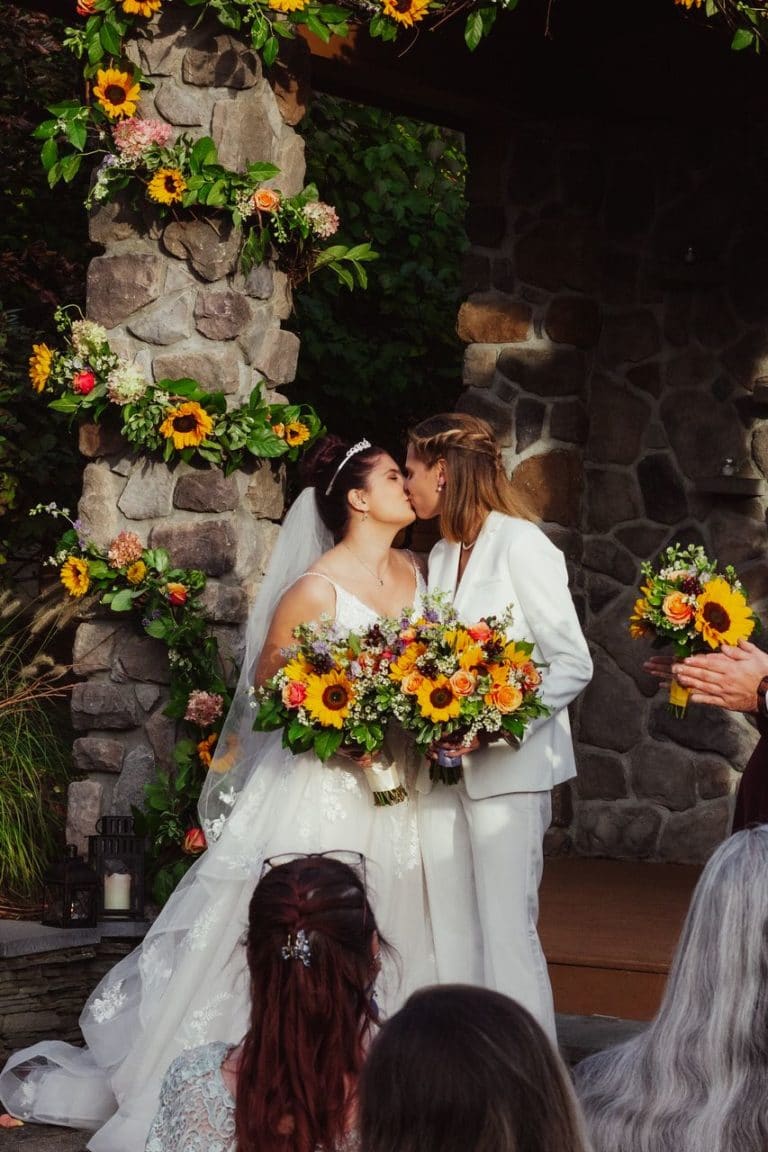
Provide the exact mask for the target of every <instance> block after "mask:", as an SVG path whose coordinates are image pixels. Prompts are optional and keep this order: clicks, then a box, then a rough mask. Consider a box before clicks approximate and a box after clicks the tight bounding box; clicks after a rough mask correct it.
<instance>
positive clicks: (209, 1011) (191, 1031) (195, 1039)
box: [182, 992, 232, 1048]
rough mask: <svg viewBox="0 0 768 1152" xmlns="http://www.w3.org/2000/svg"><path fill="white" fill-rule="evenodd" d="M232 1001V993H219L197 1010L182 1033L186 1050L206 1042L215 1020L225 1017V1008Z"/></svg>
mask: <svg viewBox="0 0 768 1152" xmlns="http://www.w3.org/2000/svg"><path fill="white" fill-rule="evenodd" d="M231 999H232V993H231V992H218V993H217V994H216V995H215V996H214V997H213V999H211V1000H209V1001H208V1003H207V1004H204V1005H203V1007H202V1008H196V1009H195V1011H194V1012H193V1013H192V1014H191V1016H190V1018H189V1021H188V1023H187V1025H186V1027H185V1028H184V1030H183V1033H182V1035H183V1037H184V1047H185V1048H192V1047H194V1046H195V1045H196V1044H202V1043H203V1042H204V1041H205V1037H206V1033H207V1030H208V1029H209V1028H210V1026H211V1024H212V1022H213V1021H214V1020H217V1019H218V1018H219V1017H220V1016H223V1015H224V1008H223V1006H224V1004H225V1003H226V1002H227V1000H231Z"/></svg>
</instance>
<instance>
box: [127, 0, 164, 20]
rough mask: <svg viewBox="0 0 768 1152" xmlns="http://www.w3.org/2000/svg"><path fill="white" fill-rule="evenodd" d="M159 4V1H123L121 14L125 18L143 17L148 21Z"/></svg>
mask: <svg viewBox="0 0 768 1152" xmlns="http://www.w3.org/2000/svg"><path fill="white" fill-rule="evenodd" d="M160 3H161V0H123V12H125V14H126V16H145V17H146V18H147V20H148V19H149V18H150V16H151V15H152V13H153V12H157V10H158V8H159V7H160Z"/></svg>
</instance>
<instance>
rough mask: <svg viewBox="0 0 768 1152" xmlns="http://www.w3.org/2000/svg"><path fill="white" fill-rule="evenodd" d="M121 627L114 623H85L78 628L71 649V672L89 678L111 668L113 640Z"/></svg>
mask: <svg viewBox="0 0 768 1152" xmlns="http://www.w3.org/2000/svg"><path fill="white" fill-rule="evenodd" d="M120 631H122V626H121V625H120V624H118V623H116V622H115V621H106V620H93V621H85V622H84V623H83V624H80V625H79V626H78V629H77V632H76V633H75V642H74V645H73V649H72V671H73V672H74V673H75V675H77V676H90V675H91V674H92V673H93V672H104V671H106V670H107V669H109V668H111V667H112V659H113V655H114V649H115V638H116V636H117V634H118V633H119V632H120Z"/></svg>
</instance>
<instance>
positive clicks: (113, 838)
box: [88, 816, 145, 920]
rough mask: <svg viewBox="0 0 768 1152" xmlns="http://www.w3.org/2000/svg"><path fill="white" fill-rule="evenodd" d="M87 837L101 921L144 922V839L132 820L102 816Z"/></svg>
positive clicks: (127, 817)
mask: <svg viewBox="0 0 768 1152" xmlns="http://www.w3.org/2000/svg"><path fill="white" fill-rule="evenodd" d="M96 827H97V828H98V830H99V834H98V836H89V837H88V859H89V861H90V864H91V867H92V868H93V870H94V872H95V873H96V875H97V877H98V916H99V919H100V920H143V919H144V849H145V840H144V837H143V836H137V835H136V834H135V832H134V830H133V819H132V817H130V816H102V817H101V819H100V820H99V821H98V822H97V824H96Z"/></svg>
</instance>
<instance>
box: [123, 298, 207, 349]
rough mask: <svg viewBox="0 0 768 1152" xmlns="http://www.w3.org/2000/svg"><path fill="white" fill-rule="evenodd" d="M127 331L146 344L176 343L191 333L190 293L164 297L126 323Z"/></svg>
mask: <svg viewBox="0 0 768 1152" xmlns="http://www.w3.org/2000/svg"><path fill="white" fill-rule="evenodd" d="M128 331H129V332H130V333H131V334H132V335H133V336H135V337H136V338H137V339H138V340H144V341H146V343H147V344H160V345H166V344H177V343H178V342H179V340H185V339H186V338H187V337H189V336H191V335H192V293H190V292H185V293H184V294H183V295H182V296H177V297H176V299H175V300H174V299H169V298H167V297H166V298H165V299H164V300H161V301H160V302H159V303H158V304H156V305H155V306H154V307H153V308H152V309H151V310H148V311H146V312H142V313H141V314H140V315H139V316H137V317H136V318H135V319H133V320H131V321H130V322H129V323H128Z"/></svg>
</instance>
